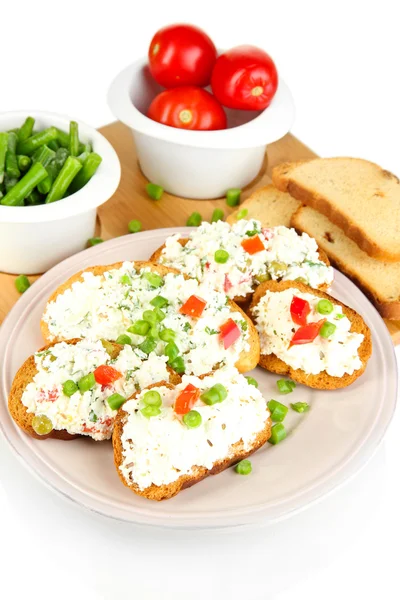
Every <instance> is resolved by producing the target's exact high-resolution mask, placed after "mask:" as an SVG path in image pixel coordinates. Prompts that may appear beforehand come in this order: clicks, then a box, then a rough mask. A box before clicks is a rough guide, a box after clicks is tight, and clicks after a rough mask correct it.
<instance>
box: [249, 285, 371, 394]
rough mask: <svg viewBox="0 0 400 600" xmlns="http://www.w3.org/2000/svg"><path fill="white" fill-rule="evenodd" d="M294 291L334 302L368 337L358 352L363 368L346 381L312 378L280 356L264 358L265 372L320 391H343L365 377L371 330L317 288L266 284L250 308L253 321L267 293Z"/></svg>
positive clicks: (320, 376) (355, 328)
mask: <svg viewBox="0 0 400 600" xmlns="http://www.w3.org/2000/svg"><path fill="white" fill-rule="evenodd" d="M293 288H294V289H297V290H299V291H300V292H303V293H307V294H313V295H314V296H317V297H319V298H325V299H326V300H330V301H331V302H333V303H334V304H338V305H339V306H341V307H342V310H343V313H344V314H345V315H346V317H347V318H348V319H349V320H350V322H351V328H350V331H352V332H354V333H361V334H363V336H364V339H363V341H362V343H361V345H360V347H359V349H358V354H359V356H360V359H361V362H362V367H361V368H360V369H358V371H355V372H354V373H353V374H352V375H348V374H347V373H346V374H345V375H344V376H343V377H333V376H332V375H328V373H327V372H326V371H322V372H321V373H318V374H317V375H310V374H307V373H306V372H305V371H303V370H302V369H293V368H292V367H290V366H289V365H287V364H286V363H285V362H284V361H283V360H281V359H280V358H278V357H277V356H276V354H268V355H266V354H261V356H260V362H259V365H260V367H263V369H266V370H267V371H271V372H272V373H277V374H278V375H286V376H288V377H290V378H291V379H293V381H296V382H297V383H302V384H303V385H306V386H308V387H311V388H315V389H318V390H337V389H339V388H343V387H347V386H348V385H350V384H351V383H353V382H354V381H355V380H356V379H358V378H359V377H360V375H362V374H363V373H364V371H365V368H366V366H367V362H368V360H369V358H370V356H371V354H372V339H371V332H370V329H369V327H368V325H367V324H366V323H365V321H364V320H363V318H362V317H361V316H360V315H359V314H358V313H357V312H356V311H355V310H353V309H352V308H350V307H348V306H346V304H343V302H340V301H339V300H337V299H336V298H333V297H332V296H330V295H329V294H327V293H325V292H323V291H321V290H314V289H313V288H310V287H309V286H307V285H304V284H303V283H300V282H297V281H280V282H277V281H266V282H265V283H262V284H261V285H260V286H259V287H258V288H257V289H256V291H255V293H254V296H253V301H252V303H251V305H250V309H249V315H250V316H251V317H252V318H253V321H254V323H255V318H254V317H253V313H252V311H253V309H254V307H255V306H257V304H258V303H259V302H260V300H261V298H262V297H263V296H264V295H265V293H266V292H267V291H271V292H282V291H283V290H287V289H293Z"/></svg>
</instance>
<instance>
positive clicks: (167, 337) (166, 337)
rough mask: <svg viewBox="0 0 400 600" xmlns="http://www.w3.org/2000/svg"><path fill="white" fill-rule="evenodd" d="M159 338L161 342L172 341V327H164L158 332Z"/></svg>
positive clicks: (173, 334) (173, 335)
mask: <svg viewBox="0 0 400 600" xmlns="http://www.w3.org/2000/svg"><path fill="white" fill-rule="evenodd" d="M159 336H160V340H162V341H163V342H173V341H174V339H175V331H174V330H173V329H168V328H165V329H163V330H162V331H160V333H159Z"/></svg>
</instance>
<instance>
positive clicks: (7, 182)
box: [4, 173, 18, 193]
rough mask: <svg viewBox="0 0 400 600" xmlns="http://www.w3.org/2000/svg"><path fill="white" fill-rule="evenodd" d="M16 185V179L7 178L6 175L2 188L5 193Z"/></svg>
mask: <svg viewBox="0 0 400 600" xmlns="http://www.w3.org/2000/svg"><path fill="white" fill-rule="evenodd" d="M16 183H18V179H17V178H16V177H9V176H8V175H7V173H6V176H5V178H4V187H5V189H6V192H7V193H8V192H9V191H10V190H11V189H12V188H13V187H14V185H15V184H16Z"/></svg>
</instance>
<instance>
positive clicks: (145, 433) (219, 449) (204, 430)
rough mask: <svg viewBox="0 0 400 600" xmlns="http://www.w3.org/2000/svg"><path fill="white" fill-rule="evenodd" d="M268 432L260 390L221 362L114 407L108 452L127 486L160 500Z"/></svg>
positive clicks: (240, 454) (234, 458)
mask: <svg viewBox="0 0 400 600" xmlns="http://www.w3.org/2000/svg"><path fill="white" fill-rule="evenodd" d="M270 435H271V419H270V414H269V411H268V408H267V404H266V401H265V400H264V398H263V397H262V395H261V392H260V391H259V390H258V389H257V388H256V387H255V386H254V385H251V384H249V383H248V381H247V379H246V378H245V377H244V376H243V375H240V374H239V373H238V371H237V370H236V369H235V368H234V367H225V368H223V369H219V370H217V371H215V372H213V373H211V374H208V375H205V376H202V377H200V378H199V377H195V376H187V375H184V376H183V377H182V381H181V383H179V384H178V385H175V386H174V385H171V384H169V383H167V382H160V383H158V384H156V385H154V386H151V387H150V388H149V389H146V390H142V391H141V392H137V393H136V394H135V395H134V397H133V398H132V399H130V400H128V401H127V402H126V403H125V404H124V405H123V407H121V408H120V410H119V411H118V415H117V419H116V422H115V428H114V433H113V447H114V460H115V465H116V468H117V471H118V475H119V477H120V478H121V481H122V482H123V483H124V484H125V485H126V486H128V487H129V488H130V489H131V490H132V491H133V492H135V493H136V494H139V495H141V496H144V497H146V498H149V499H151V500H164V499H167V498H171V497H172V496H175V495H176V494H177V493H178V492H179V491H180V490H182V489H183V488H187V487H190V486H192V485H194V484H195V483H197V482H198V481H201V480H202V479H204V478H205V477H207V476H208V475H214V474H216V473H220V472H221V471H223V470H224V469H226V468H227V467H229V466H231V465H232V464H235V463H237V462H239V461H240V460H242V459H243V458H245V457H247V456H249V455H250V454H252V453H253V452H255V451H256V450H258V449H259V448H260V447H261V446H262V445H263V444H265V442H267V441H268V439H269V437H270Z"/></svg>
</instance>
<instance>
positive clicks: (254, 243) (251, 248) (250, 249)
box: [242, 235, 265, 254]
mask: <svg viewBox="0 0 400 600" xmlns="http://www.w3.org/2000/svg"><path fill="white" fill-rule="evenodd" d="M242 247H243V250H245V251H246V252H247V253H248V254H256V253H257V252H261V251H262V250H265V247H264V244H263V243H262V241H261V239H260V238H259V236H258V235H256V236H254V237H252V238H247V239H246V240H243V242H242Z"/></svg>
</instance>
